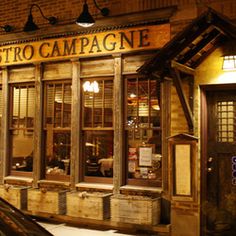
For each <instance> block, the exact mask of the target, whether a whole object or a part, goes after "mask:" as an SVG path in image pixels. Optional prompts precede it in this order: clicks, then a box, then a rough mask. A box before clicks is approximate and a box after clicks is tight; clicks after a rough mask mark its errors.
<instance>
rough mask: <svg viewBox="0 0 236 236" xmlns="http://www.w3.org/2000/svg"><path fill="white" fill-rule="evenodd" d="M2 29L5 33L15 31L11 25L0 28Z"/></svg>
mask: <svg viewBox="0 0 236 236" xmlns="http://www.w3.org/2000/svg"><path fill="white" fill-rule="evenodd" d="M0 28H1V29H3V30H4V31H5V32H11V31H12V30H13V28H12V26H10V25H4V26H0Z"/></svg>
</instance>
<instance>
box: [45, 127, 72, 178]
mask: <svg viewBox="0 0 236 236" xmlns="http://www.w3.org/2000/svg"><path fill="white" fill-rule="evenodd" d="M70 143H71V141H70V132H69V131H68V132H59V131H58V132H56V131H54V132H53V131H52V130H50V129H49V130H47V134H46V174H50V175H56V176H57V175H69V174H70V150H71V148H70Z"/></svg>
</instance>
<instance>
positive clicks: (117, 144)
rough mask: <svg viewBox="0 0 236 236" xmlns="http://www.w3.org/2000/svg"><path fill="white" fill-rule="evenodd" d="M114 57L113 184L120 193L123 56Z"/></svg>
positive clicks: (116, 191)
mask: <svg viewBox="0 0 236 236" xmlns="http://www.w3.org/2000/svg"><path fill="white" fill-rule="evenodd" d="M113 57H114V67H115V68H114V105H113V107H114V164H113V165H114V166H113V170H114V171H113V172H114V175H113V184H114V190H113V193H114V194H119V193H120V187H121V185H122V182H123V174H122V169H123V168H122V167H123V165H124V164H123V151H122V150H123V143H124V140H123V137H124V136H123V126H122V124H123V116H122V110H123V109H122V106H123V100H122V99H123V83H122V58H121V55H120V54H115V55H113Z"/></svg>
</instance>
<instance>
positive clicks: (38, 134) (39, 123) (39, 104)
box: [33, 64, 45, 187]
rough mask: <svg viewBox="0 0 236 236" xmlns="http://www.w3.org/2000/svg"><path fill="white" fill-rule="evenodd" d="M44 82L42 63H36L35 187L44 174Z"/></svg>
mask: <svg viewBox="0 0 236 236" xmlns="http://www.w3.org/2000/svg"><path fill="white" fill-rule="evenodd" d="M42 114H43V84H42V65H41V64H36V65H35V118H34V122H35V123H34V149H33V150H34V162H33V187H37V186H38V180H40V179H41V178H42V177H43V176H42V173H43V171H42V168H44V165H43V164H42V160H44V159H45V157H43V156H42V154H43V153H44V152H43V151H42V148H43V145H42V131H43V130H42V128H43V115H42Z"/></svg>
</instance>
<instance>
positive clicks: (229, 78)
mask: <svg viewBox="0 0 236 236" xmlns="http://www.w3.org/2000/svg"><path fill="white" fill-rule="evenodd" d="M216 82H217V83H224V84H225V83H236V71H228V72H225V73H223V74H222V75H220V76H219V77H218V78H217V80H216Z"/></svg>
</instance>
